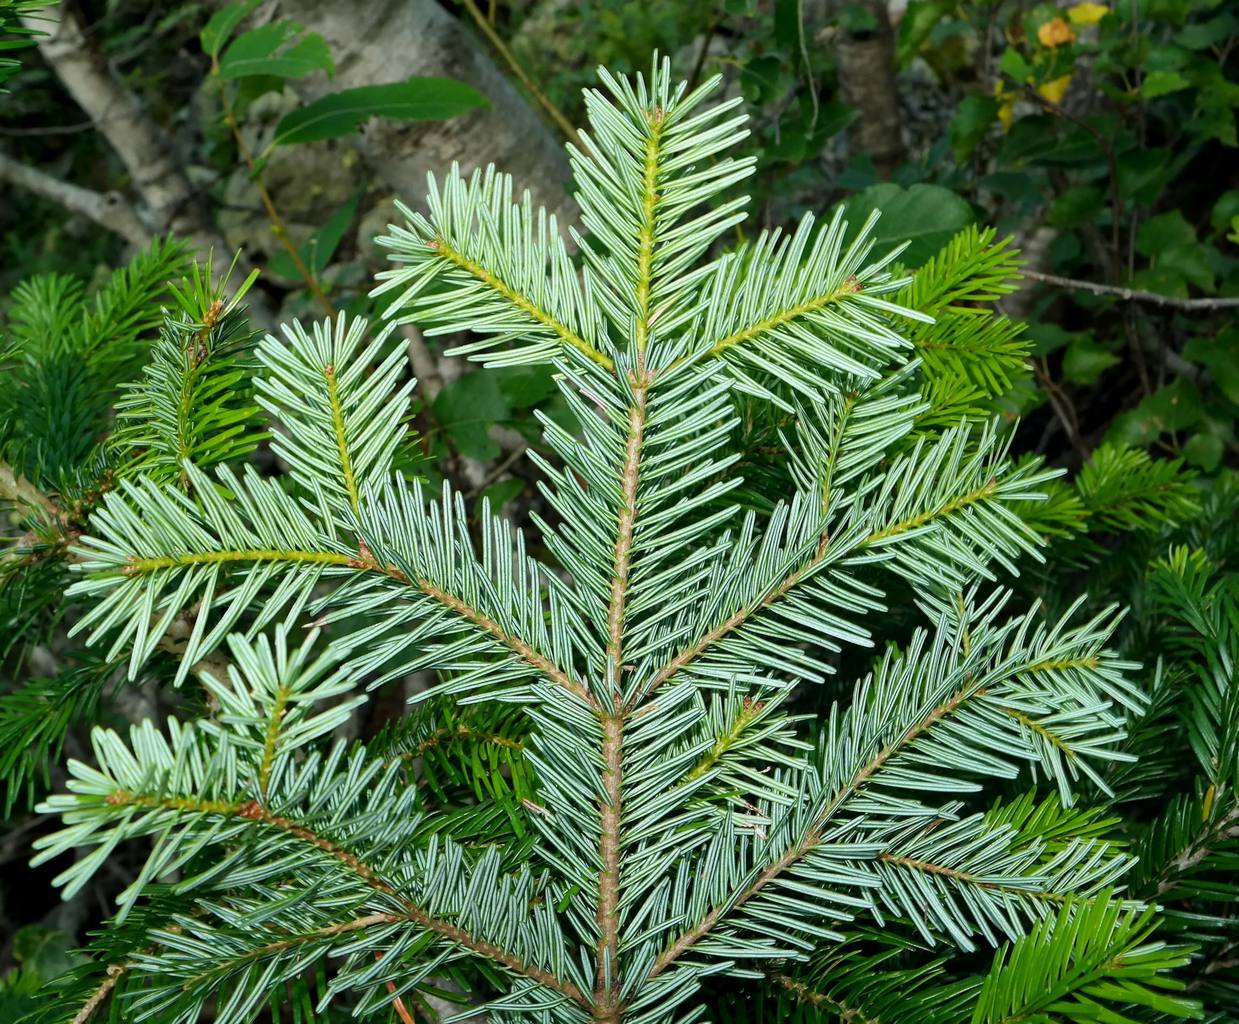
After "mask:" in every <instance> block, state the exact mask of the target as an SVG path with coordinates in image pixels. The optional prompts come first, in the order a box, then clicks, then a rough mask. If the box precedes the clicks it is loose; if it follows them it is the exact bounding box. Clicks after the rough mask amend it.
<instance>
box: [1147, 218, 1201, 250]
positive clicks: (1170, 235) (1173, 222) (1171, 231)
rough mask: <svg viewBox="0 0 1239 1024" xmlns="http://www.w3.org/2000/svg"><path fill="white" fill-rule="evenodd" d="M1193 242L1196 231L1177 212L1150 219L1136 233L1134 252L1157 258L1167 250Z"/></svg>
mask: <svg viewBox="0 0 1239 1024" xmlns="http://www.w3.org/2000/svg"><path fill="white" fill-rule="evenodd" d="M1195 241H1196V229H1195V228H1193V227H1192V226H1191V225H1190V224H1189V223H1188V222H1187V221H1186V220H1185V219H1184V217H1183V214H1182V213H1181V212H1179V211H1178V210H1171V211H1170V212H1169V213H1163V214H1161V215H1160V216H1157V217H1150V218H1149V219H1148V220H1146V221H1145V222H1144V223H1143V224H1141V225H1140V228H1139V230H1138V231H1137V232H1136V250H1137V251H1138V252H1140V253H1143V254H1144V255H1145V256H1158V255H1160V254H1161V253H1163V252H1165V251H1166V250H1167V249H1171V248H1174V247H1176V246H1180V245H1192V244H1194V243H1195Z"/></svg>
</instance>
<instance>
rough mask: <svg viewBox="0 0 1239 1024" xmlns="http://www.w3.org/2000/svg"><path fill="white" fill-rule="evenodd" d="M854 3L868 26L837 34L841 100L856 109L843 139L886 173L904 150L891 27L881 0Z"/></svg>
mask: <svg viewBox="0 0 1239 1024" xmlns="http://www.w3.org/2000/svg"><path fill="white" fill-rule="evenodd" d="M859 6H863V7H864V9H865V11H866V12H868V13H869V14H871V15H872V21H873V24H872V26H871V27H869V28H865V29H863V30H851V31H849V30H848V29H842V30H841V31H840V32H839V37H838V40H839V41H838V59H839V86H840V89H841V90H842V92H843V99H844V101H845V102H846V103H847V104H848V105H849V106H851V107H855V108H856V111H857V116H856V120H854V121H853V122H852V124H851V125H850V126H849V127H848V139H849V142H850V143H851V146H850V148H851V152H852V153H853V155H859V154H861V153H865V154H868V155H869V157H870V158H871V159H872V160H873V166H874V167H875V168H876V169H877V172H878V174H880V175H881V176H882V177H883V178H889V177H890V176H891V173H892V172H893V171H894V170H895V168H896V167H898V166H899V164H900V163H901V162H902V161H903V159H904V157H905V156H906V152H905V149H904V144H903V133H902V118H901V117H900V115H899V93H898V91H897V89H896V85H895V32H894V29H893V28H892V27H891V20H890V15H889V14H888V12H887V9H886V0H865V2H864V3H863V4H861V5H859Z"/></svg>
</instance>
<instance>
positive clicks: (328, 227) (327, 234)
mask: <svg viewBox="0 0 1239 1024" xmlns="http://www.w3.org/2000/svg"><path fill="white" fill-rule="evenodd" d="M360 200H361V193H360V192H359V193H357V194H356V195H355V196H353V198H352V199H350V200H348V201H347V202H346V203H344V204H342V205H341V206H340V208H339V209H338V210H336V212H335V213H333V214H332V215H331V217H330V218H329V219H328V220H327V223H326V224H324V225H323V226H322V227H321V228H319V229H318V230H317V231H315V232H314V234H312V235H311V236H310V238H309V240H308V241H307V242H306V243H305V244H304V245H302V246H300V247H299V248H298V250H297V251H298V252H299V253H300V254H301V259H302V261H303V262H304V263H305V265H306V266H307V267H309V268H310V272H311V273H313V274H314V275H316V276H317V275H318V274H321V273H322V272H323V270H324V268H326V266H327V264H328V263H330V262H331V257H332V256H333V255H335V251H336V249H338V248H339V246H340V241H341V240H342V239H343V238H344V232H346V231H347V230H348V227H349V225H350V224H352V223H353V217H354V216H355V215H356V213H357V204H358V202H359V201H360ZM270 265H271V272H272V273H273V274H279V275H281V276H282V277H292V278H296V277H300V273H299V272H298V270H297V267H296V264H294V263H293V260H292V257H291V256H289V255H288V253H286V252H277V253H276V254H275V255H274V256H272V257H271V264H270Z"/></svg>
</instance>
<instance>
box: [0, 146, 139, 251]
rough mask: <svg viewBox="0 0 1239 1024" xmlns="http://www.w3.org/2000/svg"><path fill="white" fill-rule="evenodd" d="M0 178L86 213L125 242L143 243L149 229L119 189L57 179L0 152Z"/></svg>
mask: <svg viewBox="0 0 1239 1024" xmlns="http://www.w3.org/2000/svg"><path fill="white" fill-rule="evenodd" d="M0 181H7V182H9V183H10V184H12V185H18V186H20V187H22V188H26V189H29V190H30V191H31V192H33V193H35V194H36V195H40V196H42V197H43V198H44V199H50V200H51V201H52V202H54V203H57V204H58V205H60V206H63V207H64V208H65V209H66V210H71V211H72V212H73V213H80V214H82V216H84V217H88V218H89V219H90V220H93V221H94V222H95V223H96V224H98V225H100V226H101V227H104V228H107V229H108V230H109V231H115V232H116V233H117V234H118V235H120V236H121V237H122V238H124V239H125V240H126V241H127V242H130V243H131V244H133V245H135V246H139V247H140V246H144V245H146V244H147V243H148V242H149V241H150V240H151V237H152V236H151V232H150V230H149V229H148V228H147V226H146V225H145V224H144V223H142V220H141V218H140V217H138V214H137V212H136V211H135V210H134V208H133V207H132V206H131V205H130V204H129V201H128V200H127V199H125V197H124V196H122V195H121V194H120V193H119V192H95V191H92V190H91V189H88V188H82V187H81V186H80V185H74V184H72V183H70V182H67V181H61V180H60V179H59V178H57V177H54V176H53V175H50V174H47V173H45V172H43V171H40V170H38V169H37V168H35V167H30V166H27V165H26V164H23V163H20V162H18V161H17V160H14V159H12V158H11V157H8V156H5V155H4V154H3V153H0Z"/></svg>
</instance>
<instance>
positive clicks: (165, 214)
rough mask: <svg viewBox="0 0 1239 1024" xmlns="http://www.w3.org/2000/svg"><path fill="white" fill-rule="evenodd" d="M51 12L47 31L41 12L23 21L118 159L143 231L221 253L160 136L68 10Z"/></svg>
mask: <svg viewBox="0 0 1239 1024" xmlns="http://www.w3.org/2000/svg"><path fill="white" fill-rule="evenodd" d="M51 13H52V16H53V17H55V18H56V25H55V28H53V29H50V30H49V29H48V27H47V26H48V21H47V17H46V14H45V13H44V12H40V17H39V19H38V20H33V19H27V23H28V24H30V25H31V27H34V28H37V29H42V30H43V31H45V32H48V34H47V35H44V36H42V37H41V38H40V39H39V51H40V52H41V53H42V54H43V57H44V59H45V60H46V61H47V63H48V64H49V65H51V67H52V70H53V71H55V73H56V77H57V78H59V79H60V82H61V84H62V85H63V86H64V87H65V89H66V90H67V91H68V93H69V95H71V96H72V97H73V99H74V100H75V101H76V102H77V104H78V106H80V107H81V108H82V110H83V111H85V112H86V114H87V115H88V116H89V117H90V119H91V120H92V121H93V122H94V123H95V127H96V128H97V129H98V131H99V132H100V134H102V135H103V137H104V138H106V139H107V140H108V144H109V145H110V146H111V147H112V149H114V150H115V151H116V155H117V156H119V157H120V158H121V161H122V162H123V163H124V165H125V168H126V169H127V170H128V172H129V176H130V178H131V179H132V182H133V187H134V190H135V191H136V192H137V193H138V195H139V196H141V198H142V203H143V206H144V207H145V211H144V213H145V214H146V218H147V220H148V221H149V222H150V223H149V224H148V225H147V226H148V227H149V228H150V229H151V230H152V231H154V232H156V233H162V232H165V231H170V232H173V233H175V234H177V235H180V236H181V237H183V238H188V239H189V240H190V241H192V242H193V244H194V245H195V247H196V248H199V249H201V250H206V249H208V248H211V247H215V248H217V249H222V244H223V240H222V239H221V238H220V236H219V233H218V232H216V231H214V230H213V228H212V227H211V224H210V219H209V218H208V216H207V215H206V212H205V210H204V209H203V207H202V206H201V204H200V202H199V200H198V198H197V197H196V196H195V194H194V191H193V189H192V187H191V186H190V183H189V179H188V178H187V177H186V176H185V173H184V171H183V170H182V169H181V165H180V163H179V162H178V161H177V159H176V156H175V154H174V153H173V152H172V151H171V148H170V146H169V144H168V138H167V135H166V133H164V132H162V131H161V130H160V129H159V126H158V125H156V124H155V122H154V121H153V120H151V118H150V117H149V115H148V114H147V113H146V111H145V110H144V109H143V107H142V105H141V103H139V102H138V99H137V97H136V96H134V95H133V93H132V92H130V91H129V90H128V89H127V88H126V87H125V86H124V85H122V84H121V83H120V82H119V81H117V79H116V78H115V77H114V76H113V75H112V73H111V70H110V69H109V68H108V66H107V61H106V60H105V59H104V57H103V54H102V53H101V52H100V50H99V48H98V46H97V45H96V44H95V42H94V41H93V40H92V39H90V38H88V37H87V35H86V33H85V32H84V31H83V28H82V25H81V22H80V21H79V20H78V17H77V15H76V14H75V13H74V12H73V11H72V9H70V8H69V7H68V6H66V5H64V4H61V5H60V6H59V7H58V8H52V12H51Z"/></svg>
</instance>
